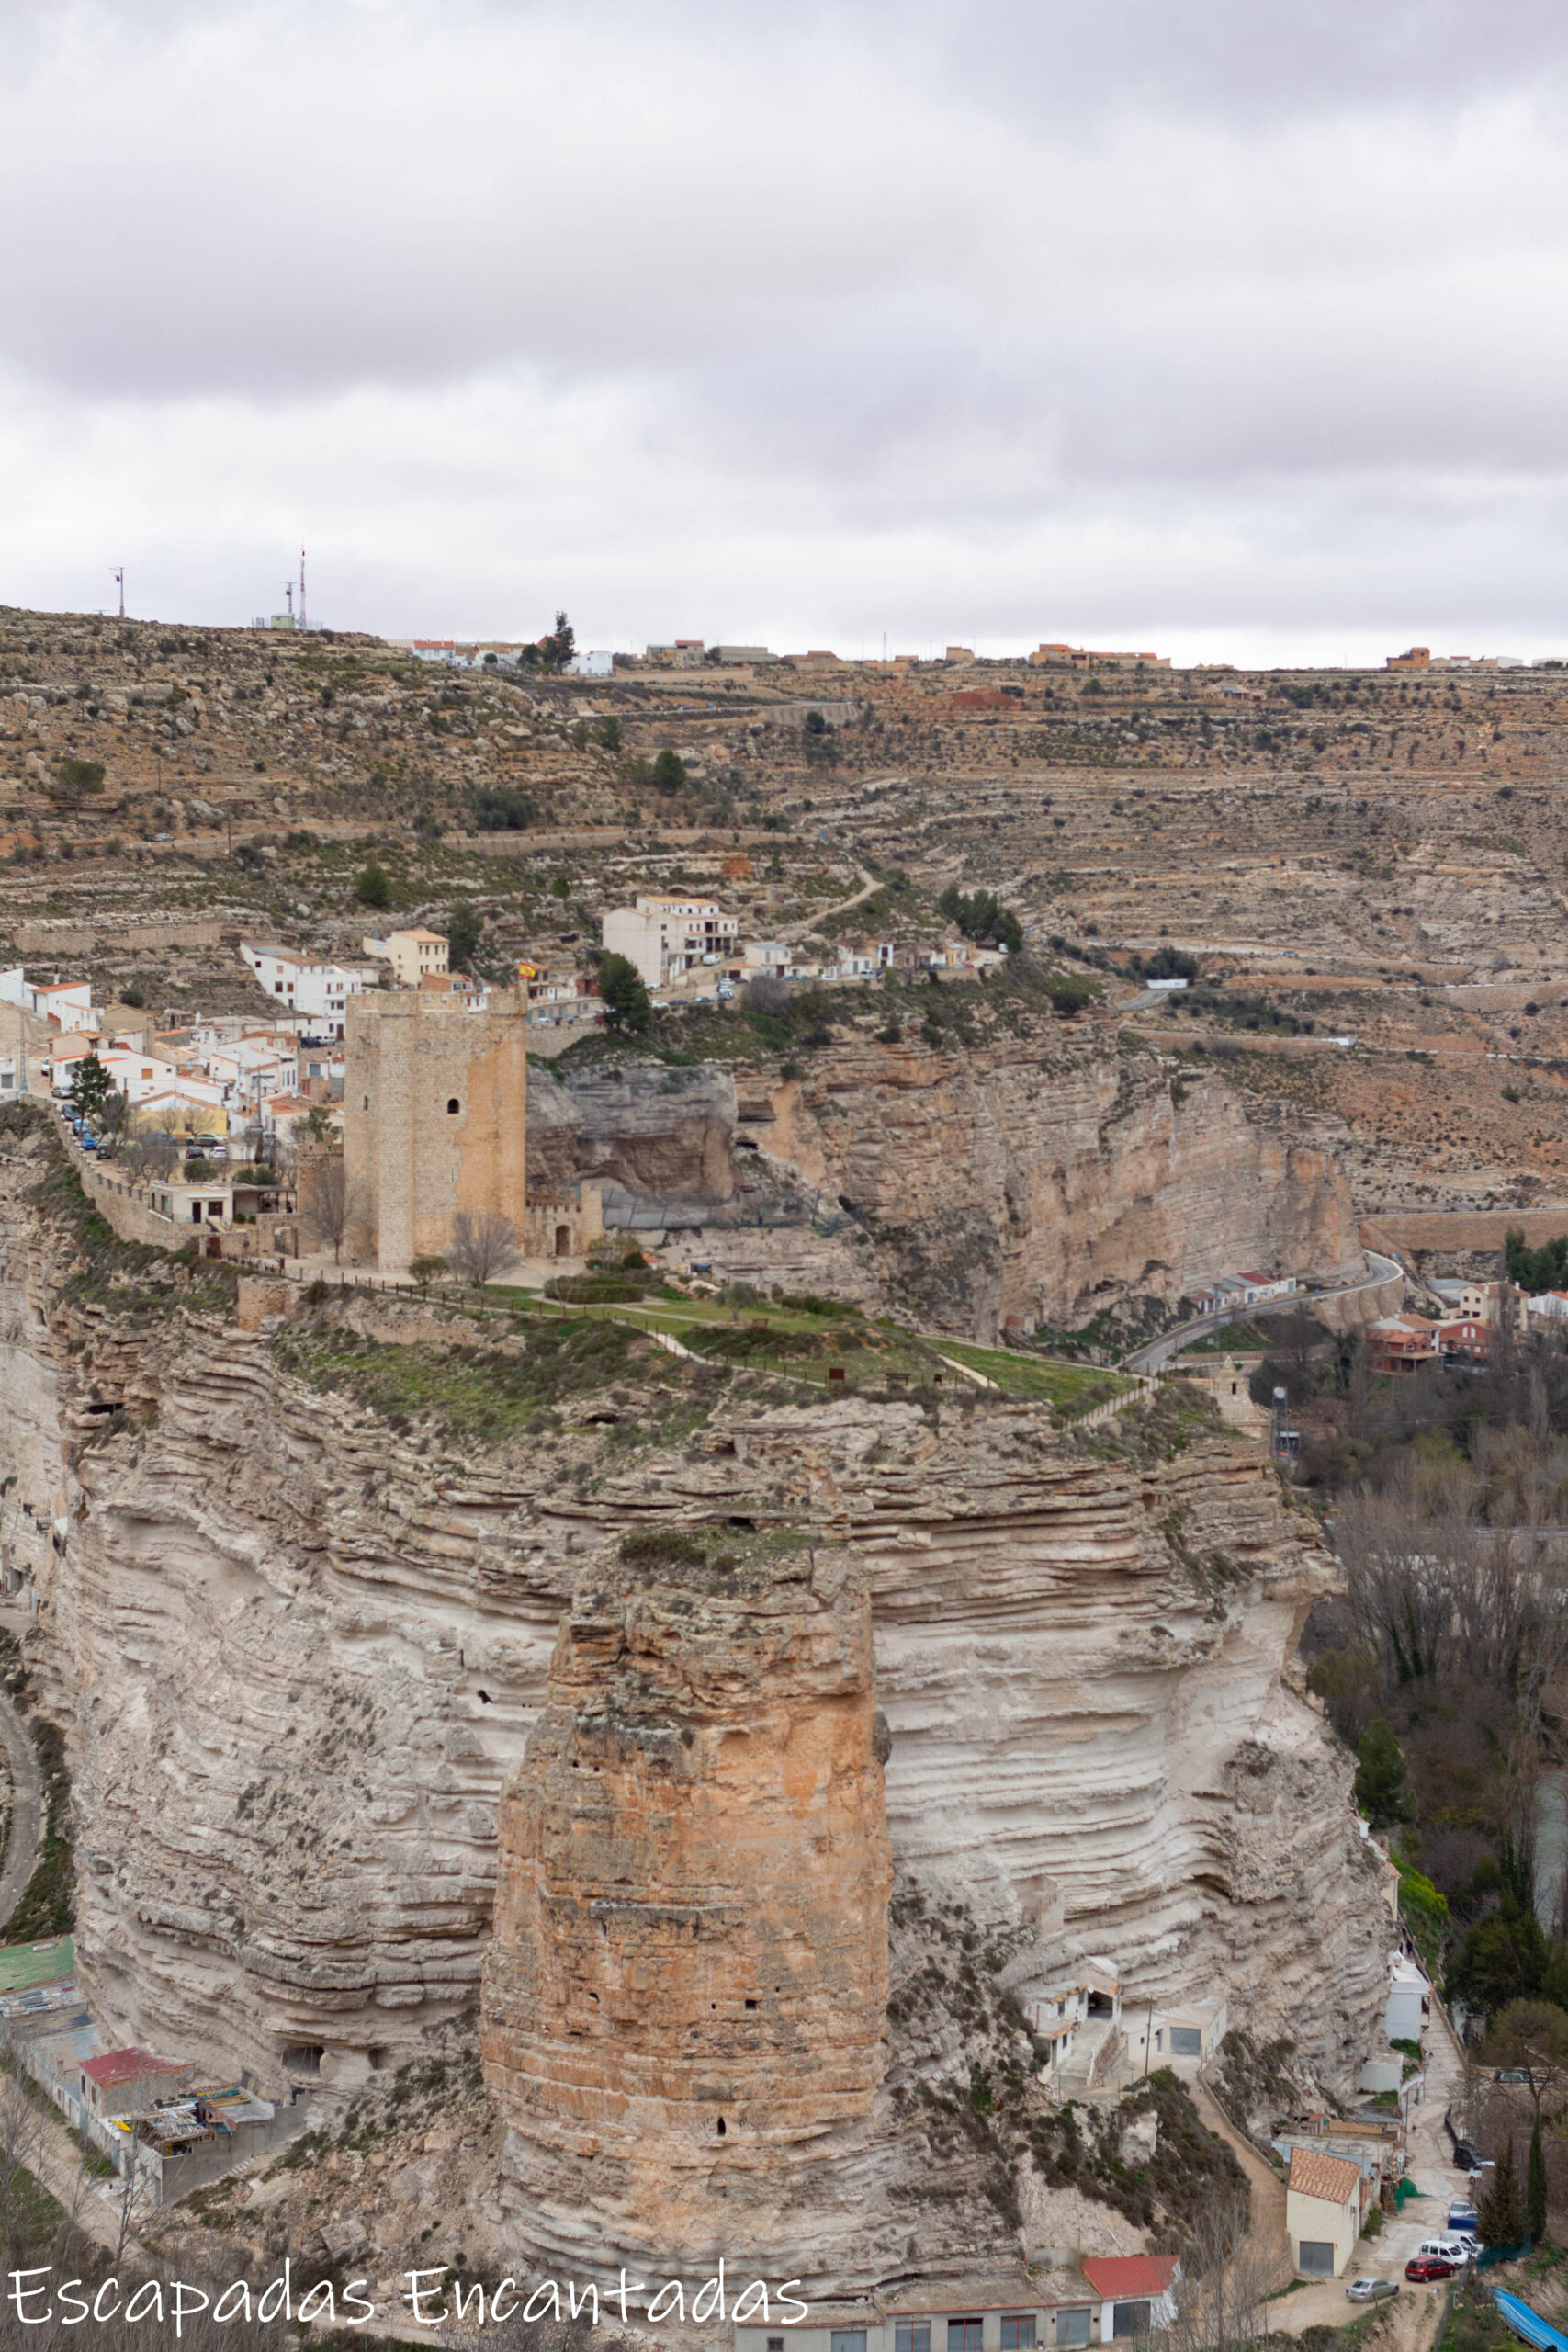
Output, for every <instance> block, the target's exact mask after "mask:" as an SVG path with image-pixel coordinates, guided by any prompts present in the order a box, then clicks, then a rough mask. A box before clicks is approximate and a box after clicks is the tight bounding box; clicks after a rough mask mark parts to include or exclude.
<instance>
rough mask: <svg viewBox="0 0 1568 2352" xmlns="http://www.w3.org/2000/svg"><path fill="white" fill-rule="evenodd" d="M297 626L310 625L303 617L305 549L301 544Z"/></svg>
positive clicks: (304, 626) (306, 626) (305, 626)
mask: <svg viewBox="0 0 1568 2352" xmlns="http://www.w3.org/2000/svg"><path fill="white" fill-rule="evenodd" d="M299 626H300V628H310V622H309V621H308V620H307V619H306V618H305V549H304V547H303V545H301V547H300V549H299Z"/></svg>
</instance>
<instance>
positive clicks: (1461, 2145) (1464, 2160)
mask: <svg viewBox="0 0 1568 2352" xmlns="http://www.w3.org/2000/svg"><path fill="white" fill-rule="evenodd" d="M1454 2162H1455V2164H1456V2165H1458V2166H1459V2168H1460V2170H1461V2172H1473V2171H1474V2170H1475V2168H1476V2166H1477V2165H1478V2164H1479V2163H1480V2162H1481V2151H1480V2149H1479V2148H1474V2147H1472V2145H1471V2143H1470V2142H1469V2141H1468V2140H1456V2141H1455V2142H1454Z"/></svg>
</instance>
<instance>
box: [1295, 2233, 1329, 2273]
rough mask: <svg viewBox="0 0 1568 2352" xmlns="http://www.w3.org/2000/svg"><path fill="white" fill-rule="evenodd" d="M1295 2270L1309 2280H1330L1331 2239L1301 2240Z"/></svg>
mask: <svg viewBox="0 0 1568 2352" xmlns="http://www.w3.org/2000/svg"><path fill="white" fill-rule="evenodd" d="M1296 2268H1297V2269H1298V2270H1301V2271H1304V2273H1305V2274H1306V2276H1307V2277H1308V2278H1333V2276H1334V2242H1333V2240H1332V2239H1331V2238H1303V2240H1302V2242H1301V2253H1300V2254H1299V2256H1297V2258H1296Z"/></svg>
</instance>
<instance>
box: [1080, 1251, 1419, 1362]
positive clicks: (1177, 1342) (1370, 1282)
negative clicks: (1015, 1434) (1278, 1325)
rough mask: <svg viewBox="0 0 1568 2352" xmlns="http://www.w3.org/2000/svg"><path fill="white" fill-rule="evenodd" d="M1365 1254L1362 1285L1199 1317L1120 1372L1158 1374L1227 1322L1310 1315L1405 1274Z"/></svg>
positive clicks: (1137, 1351)
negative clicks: (1283, 1312) (1323, 1304)
mask: <svg viewBox="0 0 1568 2352" xmlns="http://www.w3.org/2000/svg"><path fill="white" fill-rule="evenodd" d="M1363 1254H1364V1255H1365V1257H1366V1261H1367V1267H1368V1272H1367V1274H1366V1276H1365V1278H1364V1280H1362V1281H1361V1282H1359V1283H1336V1284H1334V1285H1332V1286H1331V1287H1330V1288H1329V1289H1326V1290H1303V1291H1296V1292H1295V1293H1293V1294H1292V1296H1291V1297H1289V1298H1281V1299H1269V1300H1268V1301H1267V1302H1266V1303H1265V1305H1264V1306H1263V1307H1262V1308H1254V1307H1249V1306H1233V1307H1230V1308H1228V1309H1227V1310H1226V1312H1225V1313H1224V1314H1223V1315H1200V1316H1197V1317H1194V1319H1193V1320H1192V1321H1191V1322H1190V1323H1180V1324H1179V1325H1178V1326H1177V1328H1176V1329H1175V1330H1174V1331H1165V1332H1162V1333H1161V1335H1160V1337H1159V1338H1158V1339H1157V1340H1149V1342H1148V1344H1147V1345H1146V1346H1145V1347H1142V1348H1134V1351H1133V1352H1132V1354H1131V1355H1130V1356H1123V1357H1122V1362H1121V1363H1120V1364H1119V1365H1118V1366H1117V1370H1118V1371H1119V1372H1158V1371H1160V1370H1161V1369H1162V1368H1163V1367H1164V1366H1165V1365H1166V1364H1168V1363H1170V1362H1171V1361H1172V1359H1173V1358H1174V1357H1176V1356H1179V1354H1180V1352H1181V1351H1182V1349H1183V1348H1187V1347H1190V1346H1191V1344H1192V1342H1193V1340H1202V1339H1206V1338H1207V1337H1208V1335H1209V1333H1210V1332H1211V1331H1223V1330H1224V1328H1225V1326H1226V1324H1227V1323H1238V1322H1241V1323H1245V1322H1247V1320H1248V1319H1249V1318H1250V1317H1252V1316H1253V1315H1255V1314H1258V1313H1262V1314H1270V1315H1277V1314H1278V1313H1279V1312H1280V1309H1281V1308H1289V1307H1302V1308H1304V1309H1305V1311H1306V1312H1307V1313H1308V1314H1309V1315H1310V1314H1311V1312H1312V1310H1313V1307H1314V1306H1315V1305H1316V1304H1317V1303H1318V1301H1319V1300H1322V1299H1325V1298H1353V1297H1354V1296H1355V1295H1356V1293H1357V1292H1358V1291H1363V1290H1376V1289H1377V1288H1378V1287H1379V1286H1380V1284H1381V1283H1388V1282H1394V1281H1397V1280H1398V1278H1399V1276H1400V1275H1401V1274H1402V1273H1403V1272H1404V1268H1403V1267H1402V1266H1400V1265H1399V1264H1398V1263H1397V1262H1396V1261H1394V1260H1393V1258H1385V1257H1384V1256H1383V1255H1382V1251H1381V1250H1366V1251H1365V1252H1364V1253H1363Z"/></svg>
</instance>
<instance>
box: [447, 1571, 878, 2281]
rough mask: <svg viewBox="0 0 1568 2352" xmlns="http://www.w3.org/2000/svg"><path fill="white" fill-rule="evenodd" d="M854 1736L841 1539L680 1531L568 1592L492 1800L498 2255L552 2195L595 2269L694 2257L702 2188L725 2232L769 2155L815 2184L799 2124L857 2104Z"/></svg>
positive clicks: (868, 1719) (846, 2118)
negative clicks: (626, 2257)
mask: <svg viewBox="0 0 1568 2352" xmlns="http://www.w3.org/2000/svg"><path fill="white" fill-rule="evenodd" d="M647 1542H648V1539H646V1538H645V1539H644V1544H645V1546H646V1545H647ZM655 1544H657V1539H655ZM677 1544H679V1539H677ZM632 1548H633V1549H634V1550H635V1549H636V1544H635V1541H634V1545H633V1547H632ZM878 1745H879V1743H878V1738H877V1728H876V1724H875V1722H874V1702H873V1668H872V1645H871V1611H870V1606H869V1602H868V1599H867V1595H866V1590H865V1584H864V1580H863V1576H862V1575H861V1573H860V1570H859V1567H858V1564H856V1563H855V1562H854V1561H853V1560H852V1557H851V1555H848V1554H847V1553H846V1552H845V1551H844V1550H843V1549H842V1548H841V1547H840V1546H838V1545H836V1544H807V1543H802V1542H797V1541H793V1540H788V1539H786V1541H785V1543H784V1545H783V1546H782V1548H781V1546H780V1545H779V1544H778V1543H777V1542H774V1543H773V1544H769V1543H766V1542H764V1543H762V1544H756V1543H752V1544H747V1545H746V1547H745V1551H744V1553H743V1554H742V1555H740V1556H739V1558H737V1556H736V1555H735V1554H734V1553H726V1552H725V1551H724V1550H722V1549H720V1550H719V1551H718V1552H717V1553H716V1555H709V1557H708V1558H707V1559H706V1560H705V1559H704V1557H703V1556H702V1555H701V1553H700V1552H698V1551H696V1550H695V1549H694V1553H693V1556H692V1557H691V1558H689V1559H687V1560H685V1561H682V1560H679V1559H674V1560H665V1561H663V1562H661V1563H659V1562H656V1563H654V1564H651V1565H647V1566H640V1567H639V1566H627V1565H626V1564H625V1563H624V1562H618V1561H617V1562H615V1563H606V1564H604V1565H602V1566H598V1567H596V1568H594V1569H593V1570H592V1571H590V1572H589V1574H588V1575H587V1576H586V1577H584V1578H583V1579H582V1580H581V1582H580V1584H579V1586H578V1589H577V1591H576V1593H575V1594H574V1596H573V1599H572V1603H571V1607H570V1611H569V1613H568V1615H567V1618H566V1621H565V1623H563V1625H562V1628H561V1634H560V1639H559V1641H558V1645H557V1649H556V1656H555V1659H554V1662H553V1665H552V1667H551V1671H550V1685H549V1693H548V1698H547V1704H546V1707H545V1710H544V1713H542V1714H541V1716H540V1718H539V1720H538V1722H537V1723H536V1725H535V1728H534V1731H533V1733H532V1735H531V1736H530V1738H529V1742H528V1750H527V1755H526V1758H525V1762H524V1764H523V1765H522V1767H521V1769H520V1770H518V1771H517V1772H515V1773H514V1774H513V1777H512V1779H511V1780H510V1781H509V1782H508V1784H507V1787H506V1789H505V1791H504V1792H503V1794H502V1804H501V1855H500V1876H499V1882H498V1886H497V1899H496V1913H495V1934H494V1940H493V1941H492V1943H491V1949H490V1952H489V1955H488V1957H487V1960H486V1963H485V1975H484V2000H483V2048H484V2054H485V2071H486V2078H487V2080H488V2082H489V2084H490V2086H491V2090H492V2092H493V2093H494V2095H495V2097H496V2098H498V2100H499V2101H500V2103H501V2106H502V2111H503V2113H504V2114H505V2116H506V2117H507V2120H509V2122H510V2123H511V2124H512V2125H513V2135H512V2141H511V2143H510V2145H509V2158H510V2167H511V2169H512V2171H513V2174H514V2177H515V2178H516V2179H517V2181H518V2182H519V2184H520V2185H521V2186H522V2188H523V2189H524V2191H525V2199H526V2202H525V2204H524V2205H523V2206H522V2208H521V2210H520V2211H519V2212H518V2216H517V2218H518V2222H519V2225H520V2227H521V2229H522V2231H523V2234H524V2237H525V2240H526V2241H527V2242H531V2243H538V2242H540V2240H541V2239H542V2240H544V2241H545V2242H547V2243H548V2242H550V2241H551V2240H552V2239H555V2238H557V2237H558V2233H559V2231H560V2229H561V2225H562V2222H563V2220H567V2219H569V2217H570V2208H571V2205H572V2202H573V2199H574V2196H575V2194H577V2193H579V2191H581V2194H584V2195H587V2196H590V2197H591V2198H592V2204H593V2209H594V2215H595V2228H596V2230H597V2231H598V2232H599V2233H601V2235H602V2237H603V2238H604V2241H605V2248H604V2256H601V2259H604V2258H606V2257H607V2256H608V2254H609V2252H610V2251H611V2249H613V2248H623V2247H624V2248H626V2249H627V2250H628V2251H637V2250H641V2251H643V2252H651V2251H655V2250H658V2249H663V2250H664V2251H665V2252H666V2253H667V2254H668V2255H670V2256H685V2255H686V2254H688V2253H690V2254H703V2253H705V2252H706V2251H707V2250H708V2248H709V2245H710V2243H711V2241H712V2239H713V2235H714V2230H715V2221H716V2197H717V2199H718V2211H721V2212H723V2211H725V2210H726V2208H727V2207H728V2215H727V2218H728V2222H729V2223H730V2225H731V2226H733V2223H734V2221H735V2219H736V2214H735V2210H734V2209H735V2206H736V2204H737V2203H738V2202H739V2203H741V2204H743V2205H745V2206H746V2207H748V2208H754V2207H755V2206H756V2205H757V2203H758V2201H759V2199H758V2185H759V2182H760V2181H765V2182H766V2183H767V2184H768V2187H767V2201H769V2202H770V2203H772V2202H776V2201H777V2199H778V2197H779V2193H780V2189H781V2187H782V2185H783V2183H784V2181H785V2180H786V2179H787V2177H789V2175H790V2174H791V2173H792V2172H796V2171H799V2170H801V2169H803V2168H804V2169H806V2170H807V2171H815V2172H816V2173H817V2174H818V2176H820V2174H821V2170H822V2153H821V2150H820V2148H819V2147H818V2145H817V2144H816V2143H818V2142H819V2141H820V2139H821V2137H822V2135H823V2134H824V2133H831V2132H832V2131H834V2129H835V2128H836V2127H838V2126H841V2125H844V2124H847V2123H852V2122H853V2121H855V2120H857V2119H859V2118H861V2117H863V2116H864V2115H866V2114H867V2113H869V2111H870V2109H871V2106H872V2102H873V2098H874V2094H875V2091H876V2087H877V2085H878V2083H879V2082H880V2080H881V2078H882V2075H883V2072H884V2068H885V2064H886V2045H885V2039H884V2037H885V2031H886V2002H887V1898H888V1890H889V1886H890V1883H891V1878H892V1864H891V1858H890V1853H889V1847H888V1838H887V1824H886V1811H885V1808H884V1804H883V1792H882V1768H881V1762H880V1760H879V1757H878V1753H877V1750H878ZM563 2188H564V2189H565V2192H566V2193H565V2194H563ZM745 2218H746V2217H744V2216H742V2222H743V2227H744V2222H745ZM753 2226H754V2224H753ZM721 2243H722V2241H721ZM752 2250H753V2251H762V2250H763V2249H758V2248H756V2247H753V2249H752ZM766 2250H767V2251H771V2252H772V2253H773V2254H774V2255H775V2256H784V2257H785V2258H788V2256H790V2253H791V2248H790V2247H789V2246H788V2245H776V2246H773V2247H772V2248H769V2249H766Z"/></svg>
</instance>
